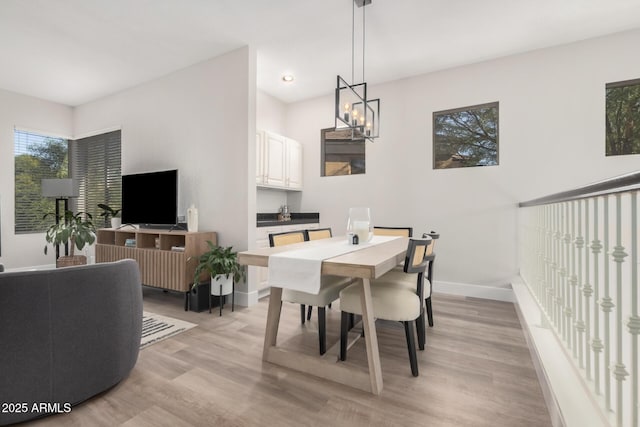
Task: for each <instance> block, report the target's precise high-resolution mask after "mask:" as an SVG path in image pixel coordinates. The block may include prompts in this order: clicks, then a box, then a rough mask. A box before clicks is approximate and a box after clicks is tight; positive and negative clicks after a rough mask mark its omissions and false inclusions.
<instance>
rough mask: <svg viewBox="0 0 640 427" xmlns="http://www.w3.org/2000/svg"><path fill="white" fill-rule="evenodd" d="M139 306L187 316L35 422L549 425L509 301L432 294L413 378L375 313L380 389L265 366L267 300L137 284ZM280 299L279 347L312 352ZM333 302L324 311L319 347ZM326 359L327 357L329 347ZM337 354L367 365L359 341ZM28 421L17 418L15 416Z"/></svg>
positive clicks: (313, 337)
mask: <svg viewBox="0 0 640 427" xmlns="http://www.w3.org/2000/svg"><path fill="white" fill-rule="evenodd" d="M144 309H145V310H146V311H151V312H155V313H158V314H163V315H167V316H172V317H176V318H179V319H184V320H187V321H189V322H193V323H197V324H198V326H197V327H195V328H193V329H190V330H188V331H186V332H184V333H181V334H179V335H177V336H175V337H172V338H170V339H167V340H165V341H162V342H159V343H157V344H154V345H151V346H149V347H147V348H145V349H144V350H142V351H141V352H140V356H139V359H138V363H137V365H136V367H135V368H134V370H133V371H132V373H131V375H130V376H129V378H127V379H126V380H125V381H123V382H122V383H121V384H119V385H117V386H116V387H114V388H113V389H111V390H109V391H107V392H105V393H103V394H101V395H100V396H97V397H95V398H93V399H91V400H89V401H87V402H85V403H83V404H81V405H79V406H76V407H74V408H73V411H72V412H71V413H69V414H62V415H55V416H51V417H47V418H43V419H40V420H36V421H34V422H31V423H29V425H34V426H60V425H64V426H150V427H151V426H153V427H158V426H172V427H175V426H209V425H211V426H214V425H215V426H323V425H331V426H436V427H437V426H474V427H478V426H492V427H496V426H509V427H511V426H550V425H551V421H550V418H549V414H548V411H547V408H546V406H545V403H544V399H543V396H542V391H541V389H540V385H539V383H538V380H537V377H536V373H535V370H534V367H533V364H532V362H531V357H530V355H529V350H528V348H527V346H526V343H525V339H524V336H523V332H522V329H521V328H520V324H519V322H518V318H517V315H516V311H515V308H514V306H513V304H511V303H505V302H497V301H490V300H482V299H474V298H464V297H457V296H449V295H434V296H433V309H434V318H435V327H433V328H428V329H427V334H428V335H427V348H426V349H425V351H423V352H420V351H419V352H418V364H419V368H420V376H419V377H417V378H414V377H412V376H411V371H410V367H409V359H408V355H407V350H406V345H405V338H404V330H403V328H402V325H401V324H399V323H390V322H382V321H378V322H377V325H376V326H377V330H378V340H379V345H380V355H381V363H382V375H383V380H384V389H383V391H382V394H381V395H380V396H373V395H371V394H368V393H365V392H361V391H358V390H355V389H352V388H350V387H346V386H342V385H339V384H335V383H332V382H329V381H325V380H321V379H317V378H315V377H311V376H308V375H304V374H299V373H297V372H295V371H291V370H288V369H285V368H280V367H277V366H274V365H271V364H269V363H263V362H262V360H261V357H262V344H263V338H264V330H265V321H266V312H267V300H266V299H265V300H263V301H261V302H260V303H259V304H258V305H256V306H254V307H251V308H240V309H237V310H236V311H235V312H233V313H232V312H231V309H230V306H225V309H224V311H223V315H222V317H219V316H218V312H217V311H215V310H214V312H213V313H211V314H209V313H208V312H204V313H194V312H185V311H184V310H183V300H182V295H181V294H172V293H163V292H162V291H159V290H157V289H149V288H145V289H144ZM299 313H300V312H299V306H298V305H294V304H288V303H285V304H284V305H283V312H282V318H281V327H280V332H279V336H278V344H279V345H280V344H282V345H284V346H287V347H288V346H290V347H291V348H296V349H299V348H304V349H305V351H308V352H309V353H310V354H312V353H314V352H317V346H318V343H317V317H316V311H315V310H314V316H313V318H312V320H311V322H308V323H307V324H305V325H304V326H302V325H300V320H299V319H300V318H299ZM339 328H340V311H339V307H338V305H337V304H334V306H333V309H329V310H327V343H328V347H330V346H331V345H333V344H334V343H336V342H337V341H338V339H339ZM328 357H333V356H328ZM347 363H350V364H353V365H354V368H356V369H357V368H358V365H359V366H362V367H364V366H366V354H365V351H364V340H360V341H358V342H357V343H356V344H355V345H354V347H353V348H352V349H350V350H349V353H348V361H347ZM25 425H26V424H25Z"/></svg>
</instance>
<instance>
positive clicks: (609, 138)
mask: <svg viewBox="0 0 640 427" xmlns="http://www.w3.org/2000/svg"><path fill="white" fill-rule="evenodd" d="M605 116H606V117H605V118H606V123H605V129H606V143H605V145H606V148H605V153H606V155H607V156H623V155H626V154H640V79H636V80H626V81H623V82H615V83H608V84H607V85H606V113H605Z"/></svg>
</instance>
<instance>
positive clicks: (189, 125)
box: [74, 47, 256, 250]
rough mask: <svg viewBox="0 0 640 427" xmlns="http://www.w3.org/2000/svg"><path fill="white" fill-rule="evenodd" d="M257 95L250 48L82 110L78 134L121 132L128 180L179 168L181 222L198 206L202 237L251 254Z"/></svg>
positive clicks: (77, 115) (76, 118)
mask: <svg viewBox="0 0 640 427" xmlns="http://www.w3.org/2000/svg"><path fill="white" fill-rule="evenodd" d="M255 90H256V89H255V52H254V51H253V50H252V49H249V48H248V47H245V48H241V49H238V50H235V51H233V52H231V53H228V54H225V55H223V56H220V57H216V58H213V59H211V60H208V61H205V62H202V63H200V64H197V65H194V66H192V67H189V68H186V69H183V70H181V71H178V72H175V73H172V74H170V75H167V76H165V77H162V78H160V79H157V80H154V81H151V82H148V83H145V84H142V85H140V86H137V87H135V88H132V89H129V90H126V91H124V92H121V93H118V94H115V95H112V96H109V97H106V98H104V99H101V100H98V101H95V102H91V103H89V104H86V105H83V106H80V107H77V108H76V110H75V116H74V132H75V134H78V135H79V134H84V133H89V132H92V131H94V130H96V129H104V128H109V127H118V126H119V127H121V128H122V172H123V174H130V173H138V172H148V171H154V170H163V169H173V168H177V169H178V170H179V182H180V184H179V209H178V212H179V214H180V215H183V214H185V213H186V210H187V208H188V207H189V206H190V204H192V203H193V204H194V205H195V207H196V208H198V216H199V230H201V231H208V230H213V231H216V232H218V243H219V244H220V245H224V246H233V247H234V250H245V249H247V242H248V241H249V233H250V226H249V224H251V230H252V229H253V228H255V191H254V188H255V187H254V184H255V178H254V174H255V166H254V165H255V105H256V100H255ZM249 165H251V167H249ZM250 190H251V191H250ZM247 194H249V196H248V195H247ZM251 194H253V196H251ZM249 218H251V223H249Z"/></svg>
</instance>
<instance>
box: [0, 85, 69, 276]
mask: <svg viewBox="0 0 640 427" xmlns="http://www.w3.org/2000/svg"><path fill="white" fill-rule="evenodd" d="M72 117H73V111H72V109H71V107H67V106H64V105H61V104H55V103H53V102H48V101H43V100H41V99H36V98H32V97H29V96H24V95H19V94H16V93H13V92H8V91H4V90H0V224H1V225H0V226H1V227H2V228H1V230H0V231H1V235H0V239H1V242H0V243H1V244H2V254H1V256H0V262H2V263H3V264H4V265H5V267H6V268H17V267H26V266H32V265H41V264H53V263H54V262H55V256H54V255H53V253H52V252H51V251H49V255H47V256H45V255H44V253H43V248H44V245H45V243H46V242H45V238H44V233H34V234H18V235H16V234H15V231H14V230H15V179H14V177H15V162H14V150H13V147H14V141H13V132H14V128H16V127H17V128H21V129H27V130H31V131H37V132H39V133H42V134H45V135H51V136H62V137H67V138H68V137H70V136H71V135H72V134H73V132H72V120H73V119H72Z"/></svg>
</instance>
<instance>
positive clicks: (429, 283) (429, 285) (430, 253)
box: [422, 230, 440, 327]
mask: <svg viewBox="0 0 640 427" xmlns="http://www.w3.org/2000/svg"><path fill="white" fill-rule="evenodd" d="M427 236H429V237H431V239H432V240H433V243H432V244H431V245H429V249H427V253H426V257H427V260H428V261H429V266H428V267H427V271H426V273H427V274H426V276H425V279H424V283H425V292H424V294H425V300H424V303H425V306H426V307H427V321H428V322H429V326H430V327H433V309H432V307H431V292H432V290H433V265H434V264H435V261H436V253H435V247H436V240H438V239H439V238H440V234H439V233H436V232H435V231H433V230H432V231H430V232H429V233H423V234H422V237H423V238H424V237H427Z"/></svg>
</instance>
